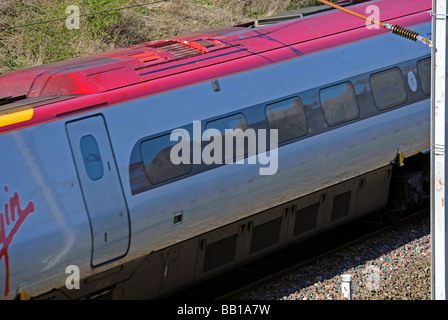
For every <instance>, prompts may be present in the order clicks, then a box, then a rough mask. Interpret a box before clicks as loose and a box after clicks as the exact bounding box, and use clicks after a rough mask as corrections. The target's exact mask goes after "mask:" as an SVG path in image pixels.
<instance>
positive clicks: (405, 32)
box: [317, 0, 431, 46]
mask: <svg viewBox="0 0 448 320" xmlns="http://www.w3.org/2000/svg"><path fill="white" fill-rule="evenodd" d="M317 1H319V2H321V3H323V4H326V5H328V6H330V7H333V8H335V9H338V10H340V11H343V12H345V13H348V14H351V15H352V16H355V17H358V18H360V19H364V20H366V21H367V22H370V23H373V24H376V25H379V26H380V27H383V28H385V29H387V30H389V31H392V33H393V34H396V35H398V36H400V37H403V38H406V39H409V40H412V41H417V40H419V41H421V42H423V44H425V45H427V46H431V40H430V39H429V38H427V37H426V38H425V37H422V36H420V35H419V34H418V32H415V31H412V30H409V29H407V28H403V27H400V26H395V25H392V24H390V23H386V22H381V21H377V20H375V19H373V18H369V17H366V16H364V15H362V14H359V13H357V12H354V11H352V10H349V9H347V8H344V7H341V6H339V5H337V4H335V3H332V2H329V1H327V0H317Z"/></svg>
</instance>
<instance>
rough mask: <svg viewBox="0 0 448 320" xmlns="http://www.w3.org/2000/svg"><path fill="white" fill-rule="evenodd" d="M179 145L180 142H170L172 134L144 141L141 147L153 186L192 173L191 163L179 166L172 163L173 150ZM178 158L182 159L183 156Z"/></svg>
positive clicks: (146, 170)
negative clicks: (171, 154)
mask: <svg viewBox="0 0 448 320" xmlns="http://www.w3.org/2000/svg"><path fill="white" fill-rule="evenodd" d="M178 143H179V141H170V134H166V135H163V136H160V137H157V138H154V139H150V140H147V141H143V142H142V144H141V145H140V150H141V154H142V158H143V164H144V166H145V173H146V177H147V178H148V180H149V182H150V183H151V184H153V185H154V184H158V183H161V182H164V181H167V180H170V179H174V178H177V177H180V176H183V175H186V174H188V173H190V171H191V161H188V163H179V164H174V163H173V162H172V161H171V158H170V153H171V148H172V147H173V146H174V145H176V144H178ZM180 152H182V149H180ZM178 156H179V157H180V158H181V157H182V155H178Z"/></svg>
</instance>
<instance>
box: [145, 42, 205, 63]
mask: <svg viewBox="0 0 448 320" xmlns="http://www.w3.org/2000/svg"><path fill="white" fill-rule="evenodd" d="M151 47H152V48H157V49H162V50H166V51H168V52H170V53H171V54H173V55H174V56H175V57H176V58H178V59H182V58H189V57H194V56H197V55H200V54H202V53H203V52H201V51H199V50H196V49H195V48H192V47H190V46H188V45H183V44H181V43H178V42H175V41H169V42H164V43H162V44H156V45H152V46H151Z"/></svg>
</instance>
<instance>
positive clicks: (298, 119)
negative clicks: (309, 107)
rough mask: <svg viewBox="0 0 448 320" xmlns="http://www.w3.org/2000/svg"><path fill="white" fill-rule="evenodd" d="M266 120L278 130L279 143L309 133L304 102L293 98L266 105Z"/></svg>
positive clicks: (271, 127) (271, 126) (270, 127)
mask: <svg viewBox="0 0 448 320" xmlns="http://www.w3.org/2000/svg"><path fill="white" fill-rule="evenodd" d="M265 112H266V121H267V122H268V126H269V129H277V130H278V143H282V142H285V141H288V140H291V139H295V138H298V137H301V136H304V135H306V134H307V133H308V123H307V121H306V117H305V112H304V111H303V104H302V101H301V100H300V99H299V98H292V99H288V100H284V101H280V102H276V103H273V104H270V105H267V106H266V109H265Z"/></svg>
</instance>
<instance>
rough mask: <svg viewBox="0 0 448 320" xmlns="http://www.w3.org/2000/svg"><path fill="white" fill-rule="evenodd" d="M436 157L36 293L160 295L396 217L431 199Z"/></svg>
mask: <svg viewBox="0 0 448 320" xmlns="http://www.w3.org/2000/svg"><path fill="white" fill-rule="evenodd" d="M429 161H430V157H429V153H419V154H417V155H415V156H413V157H410V158H407V159H405V160H404V162H401V161H400V160H399V159H397V161H394V162H393V163H391V164H390V165H387V166H384V167H381V168H379V169H376V170H374V171H372V172H368V173H366V174H363V175H361V176H358V177H356V178H353V179H349V180H347V181H344V182H341V183H339V184H337V185H334V186H331V187H328V188H325V189H323V190H319V191H317V192H314V193H312V194H309V195H307V196H304V197H300V198H297V199H294V200H292V201H289V202H287V203H284V204H282V205H279V206H276V207H274V208H271V209H268V210H265V211H263V212H260V213H257V214H255V215H252V216H250V217H247V218H244V219H241V220H239V221H236V222H234V223H231V224H229V225H226V226H223V227H220V228H218V229H215V230H213V231H210V232H207V233H205V234H202V235H199V236H197V237H195V238H192V239H189V240H187V241H183V242H181V243H178V244H175V245H173V246H170V247H168V248H165V249H163V250H160V251H157V252H152V253H151V254H149V255H147V256H144V257H142V258H139V259H136V260H134V261H131V262H127V263H125V264H123V265H120V266H117V267H115V268H112V269H110V270H107V271H104V272H102V273H99V274H96V275H94V276H91V277H89V278H86V279H83V280H81V284H80V289H76V290H74V289H72V290H69V289H67V288H66V287H63V288H59V289H55V290H53V291H51V292H48V293H46V294H43V295H41V296H38V297H36V299H45V300H47V299H119V300H122V299H160V298H163V297H166V296H168V295H170V294H173V293H175V292H177V291H179V290H182V289H185V288H188V287H189V286H192V285H193V284H196V283H199V282H202V281H205V280H207V279H210V278H212V277H215V276H217V275H219V274H222V273H224V272H227V271H229V270H231V269H234V268H236V267H238V266H240V265H243V264H246V263H248V262H250V261H254V260H256V259H258V258H260V257H262V256H265V255H267V254H269V253H272V252H274V251H276V250H279V249H280V248H283V247H285V246H288V245H291V244H294V243H297V242H300V241H302V240H304V239H307V238H311V237H313V236H315V235H317V234H319V233H323V232H325V231H327V230H329V229H332V228H334V227H337V226H338V225H341V224H344V223H347V222H348V221H351V220H354V219H358V218H360V217H362V216H365V215H367V214H370V213H375V214H376V215H378V216H380V217H381V218H383V219H384V220H385V221H388V222H390V221H394V220H395V219H396V218H397V217H399V216H400V215H401V214H402V213H403V212H405V211H407V210H409V209H411V208H414V207H417V206H419V205H421V204H422V203H424V202H425V201H427V200H428V199H429V197H430V166H429Z"/></svg>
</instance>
